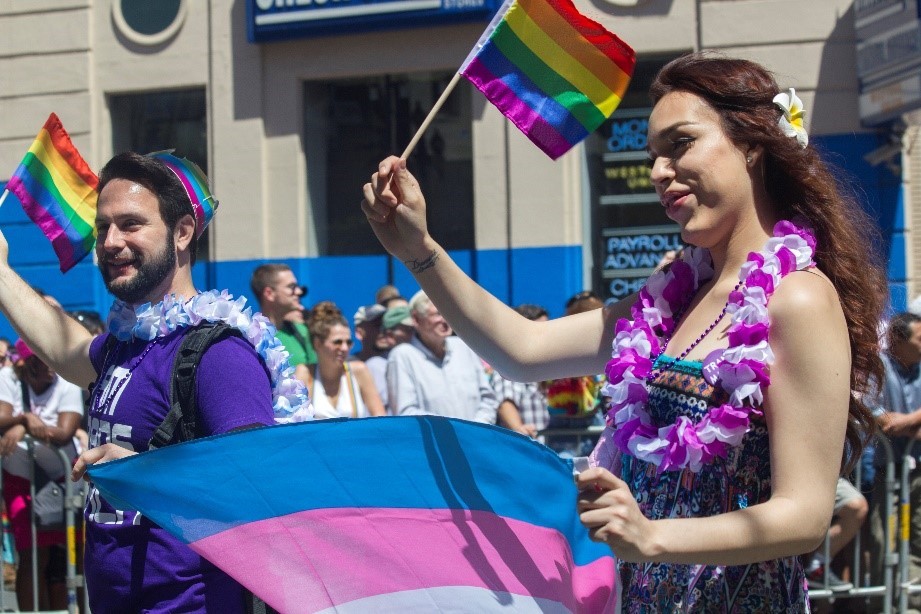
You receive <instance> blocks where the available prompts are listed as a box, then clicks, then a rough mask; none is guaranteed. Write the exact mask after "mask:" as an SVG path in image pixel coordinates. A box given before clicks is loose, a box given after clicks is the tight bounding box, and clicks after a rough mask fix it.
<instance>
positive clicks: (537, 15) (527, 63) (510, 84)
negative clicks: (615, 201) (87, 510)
mask: <svg viewBox="0 0 921 614" xmlns="http://www.w3.org/2000/svg"><path fill="white" fill-rule="evenodd" d="M635 64H636V55H635V53H634V51H633V49H632V48H630V46H629V45H627V44H626V43H624V42H623V41H622V40H620V39H619V38H618V37H617V36H615V35H614V34H612V33H610V32H608V31H607V30H606V29H605V28H604V27H603V26H601V25H600V24H598V23H597V22H595V21H592V20H591V19H588V18H587V17H585V16H584V15H582V14H581V13H579V11H578V10H577V9H576V7H575V6H574V5H573V4H572V2H571V0H506V1H505V3H504V4H503V5H502V6H501V7H500V8H499V11H498V13H496V16H495V17H494V18H493V20H492V22H491V23H490V24H489V27H487V28H486V31H485V32H484V33H483V36H481V37H480V40H479V41H478V42H477V44H476V46H475V47H474V48H473V51H471V52H470V55H468V56H467V59H466V60H465V61H464V63H463V65H461V68H460V73H461V74H462V75H464V76H465V77H467V79H469V80H470V82H471V83H473V85H475V86H476V87H477V89H479V90H480V91H481V92H483V94H485V95H486V98H488V99H489V101H490V102H492V103H493V104H494V105H496V106H497V107H498V108H499V110H500V111H502V113H503V114H505V116H506V117H508V118H509V119H510V120H512V122H513V123H514V124H515V125H516V126H518V128H519V129H520V130H521V131H522V132H524V133H525V135H526V136H527V137H528V138H529V139H531V140H532V141H533V142H534V144H535V145H537V146H538V147H540V148H541V150H543V152H544V153H546V154H547V155H548V156H550V157H551V158H553V159H554V160H555V159H557V158H559V157H560V156H561V155H563V154H564V153H566V152H567V151H569V150H570V149H571V148H572V147H573V146H574V145H576V144H578V143H580V142H581V141H582V139H584V138H585V137H587V136H588V135H589V134H590V133H591V132H593V131H594V130H595V129H596V128H598V126H600V125H601V123H602V122H603V121H604V120H605V119H607V118H608V117H610V116H611V113H613V112H614V109H616V108H617V105H619V104H620V101H621V99H622V98H623V95H624V92H625V91H626V89H627V85H628V84H629V83H630V77H631V76H632V75H633V67H634V65H635Z"/></svg>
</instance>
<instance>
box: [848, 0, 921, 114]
mask: <svg viewBox="0 0 921 614" xmlns="http://www.w3.org/2000/svg"><path fill="white" fill-rule="evenodd" d="M919 5H921V1H918V0H910V1H906V0H857V2H856V3H855V5H854V25H855V28H856V34H857V76H858V78H859V79H860V119H861V121H862V122H863V123H864V124H865V125H868V126H875V125H879V124H881V123H884V122H887V121H890V120H892V119H895V118H898V117H899V116H900V115H902V114H903V113H907V112H909V111H913V110H915V109H919V108H921V93H919V92H918V86H917V80H918V79H917V78H918V75H919V74H921V15H919V12H921V8H919Z"/></svg>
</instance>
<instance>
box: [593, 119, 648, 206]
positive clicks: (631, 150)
mask: <svg viewBox="0 0 921 614" xmlns="http://www.w3.org/2000/svg"><path fill="white" fill-rule="evenodd" d="M649 113H650V109H628V110H625V111H618V112H616V113H615V114H614V116H613V117H612V118H611V119H609V120H608V121H606V122H605V123H604V124H602V127H601V128H600V129H599V131H600V133H601V134H603V135H604V137H605V145H606V147H605V150H604V153H603V155H602V163H603V173H604V179H603V181H602V182H601V183H600V186H599V187H600V188H601V190H600V194H599V203H600V204H602V205H620V204H641V203H655V202H658V200H659V197H658V196H656V191H655V188H653V186H652V182H650V180H649V165H648V164H647V160H648V158H649V156H648V154H647V153H646V131H647V130H648V128H649Z"/></svg>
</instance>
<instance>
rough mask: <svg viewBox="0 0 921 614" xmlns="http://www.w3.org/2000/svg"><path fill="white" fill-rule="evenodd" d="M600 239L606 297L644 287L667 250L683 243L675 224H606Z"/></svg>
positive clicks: (674, 249) (621, 295) (617, 295)
mask: <svg viewBox="0 0 921 614" xmlns="http://www.w3.org/2000/svg"><path fill="white" fill-rule="evenodd" d="M601 242H602V245H603V251H602V254H601V263H602V264H601V269H602V271H601V278H602V280H603V281H604V287H605V288H604V289H605V293H606V294H607V296H606V298H614V299H621V298H624V297H626V296H629V295H630V294H632V293H633V292H636V291H637V290H639V289H640V288H642V287H643V283H644V282H645V281H646V278H647V277H649V275H651V274H652V272H653V271H654V270H655V268H656V266H658V264H659V263H660V262H661V261H662V259H663V258H665V256H666V254H667V253H668V252H670V251H678V250H680V249H681V248H682V247H683V244H682V243H681V233H680V232H678V230H677V228H676V227H675V226H644V227H639V228H605V229H603V230H602V231H601Z"/></svg>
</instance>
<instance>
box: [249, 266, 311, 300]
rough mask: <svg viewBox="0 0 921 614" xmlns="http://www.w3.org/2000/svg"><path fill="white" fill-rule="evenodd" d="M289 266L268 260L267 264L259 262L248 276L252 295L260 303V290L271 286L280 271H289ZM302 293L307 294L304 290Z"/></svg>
mask: <svg viewBox="0 0 921 614" xmlns="http://www.w3.org/2000/svg"><path fill="white" fill-rule="evenodd" d="M290 270H291V267H289V266H288V265H287V264H282V263H280V262H270V263H269V264H260V265H259V266H257V267H256V270H255V271H253V276H252V277H250V278H249V288H250V290H252V291H253V296H255V297H256V300H257V301H259V304H260V305H261V304H262V291H263V290H265V289H266V288H269V287H271V286H272V285H273V284H274V283H275V278H276V277H278V274H279V273H281V272H282V271H290ZM304 294H307V292H306V291H305V292H304Z"/></svg>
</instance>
